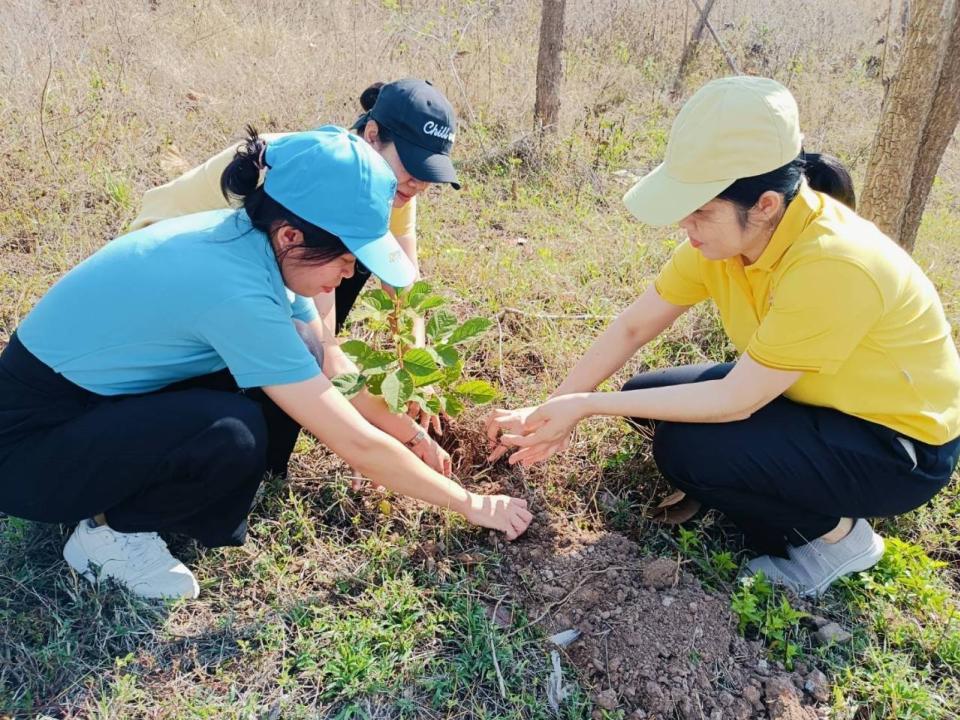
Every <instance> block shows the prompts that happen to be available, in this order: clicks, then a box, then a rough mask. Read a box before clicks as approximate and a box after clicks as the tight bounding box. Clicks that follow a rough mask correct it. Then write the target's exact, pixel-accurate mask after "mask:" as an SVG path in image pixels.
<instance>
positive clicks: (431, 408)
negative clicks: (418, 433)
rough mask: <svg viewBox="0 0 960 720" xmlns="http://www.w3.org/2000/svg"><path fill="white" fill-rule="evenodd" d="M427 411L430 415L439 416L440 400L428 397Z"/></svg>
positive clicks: (433, 396)
mask: <svg viewBox="0 0 960 720" xmlns="http://www.w3.org/2000/svg"><path fill="white" fill-rule="evenodd" d="M427 411H428V412H429V413H430V414H431V415H439V414H440V398H438V397H437V396H436V395H431V396H430V397H428V398H427Z"/></svg>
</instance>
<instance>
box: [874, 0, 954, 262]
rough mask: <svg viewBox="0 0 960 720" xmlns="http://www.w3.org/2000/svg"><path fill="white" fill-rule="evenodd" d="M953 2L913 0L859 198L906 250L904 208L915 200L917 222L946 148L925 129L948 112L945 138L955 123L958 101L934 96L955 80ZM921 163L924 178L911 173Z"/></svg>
mask: <svg viewBox="0 0 960 720" xmlns="http://www.w3.org/2000/svg"><path fill="white" fill-rule="evenodd" d="M956 3H957V0H917V1H916V2H915V3H914V4H913V8H912V12H911V15H912V17H911V22H910V28H909V30H908V32H907V37H906V39H905V43H904V50H903V55H902V57H901V60H900V67H899V69H898V71H897V74H896V77H894V79H893V81H892V82H891V84H890V86H889V88H888V92H887V96H886V98H885V99H884V101H883V110H882V113H881V117H880V125H879V127H878V129H877V134H876V137H875V138H874V142H873V148H872V150H871V152H870V162H869V164H868V166H867V176H866V180H865V182H864V189H863V193H862V196H861V199H860V212H861V214H862V215H863V216H864V217H866V218H868V219H870V220H872V221H873V222H875V223H876V224H877V226H878V227H879V228H880V229H881V230H883V231H884V232H885V233H886V234H887V235H889V236H890V237H891V238H893V239H894V240H895V241H897V242H898V243H900V244H901V245H902V246H904V247H905V248H907V249H908V250H909V249H912V247H913V239H914V238H913V237H912V236H911V237H906V235H905V234H904V229H905V218H906V216H907V209H908V207H913V206H915V205H917V204H919V207H918V208H916V207H913V209H912V210H911V212H915V213H916V214H917V222H919V215H920V213H922V212H923V203H924V202H925V201H926V196H927V193H928V192H929V190H930V184H931V183H932V182H933V174H934V173H935V172H936V168H937V166H939V163H940V159H941V157H942V155H943V150H944V148H945V147H946V142H943V144H942V147H940V148H939V151H938V152H935V150H936V148H935V147H930V148H928V147H926V145H928V144H930V140H931V138H928V137H927V132H928V130H929V131H932V132H934V133H938V137H939V134H942V132H943V131H944V128H945V126H946V125H947V123H948V122H949V120H950V118H951V117H952V118H953V125H952V126H951V127H950V128H949V130H948V131H947V132H948V135H947V140H949V136H950V135H951V134H952V133H953V129H954V128H955V127H956V107H955V106H956V102H955V101H954V103H953V104H954V107H951V106H950V102H949V100H950V98H940V97H938V95H937V93H938V92H942V90H941V87H942V88H943V89H944V90H949V88H950V87H952V85H953V83H954V82H955V80H954V79H952V78H951V77H950V76H949V72H950V70H951V68H954V66H955V65H956V61H955V59H953V58H950V59H949V60H948V58H947V45H948V43H949V42H950V40H951V38H952V37H953V36H954V34H955V33H953V25H954V24H955V22H956V13H955V10H956ZM944 70H947V72H948V75H944V74H943V72H944ZM954 74H955V73H954ZM935 100H936V102H935ZM921 158H924V159H923V160H921ZM921 164H923V167H924V170H923V172H925V173H926V174H927V176H928V177H919V176H916V177H915V175H916V173H917V171H918V169H919V168H920V166H921ZM921 188H923V189H921Z"/></svg>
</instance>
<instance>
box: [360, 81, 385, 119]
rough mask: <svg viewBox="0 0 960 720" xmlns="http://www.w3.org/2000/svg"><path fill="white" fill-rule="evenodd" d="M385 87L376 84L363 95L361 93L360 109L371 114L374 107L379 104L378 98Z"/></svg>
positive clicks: (379, 83) (381, 84)
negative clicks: (381, 89)
mask: <svg viewBox="0 0 960 720" xmlns="http://www.w3.org/2000/svg"><path fill="white" fill-rule="evenodd" d="M383 86H384V83H382V82H375V83H373V85H371V86H370V87H368V88H367V89H366V90H364V91H363V92H362V93H360V107H362V108H363V111H364V112H370V111H371V110H372V109H373V106H374V105H376V104H377V98H378V97H380V88H382V87H383Z"/></svg>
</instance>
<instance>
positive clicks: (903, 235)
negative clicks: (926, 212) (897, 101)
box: [899, 7, 960, 252]
mask: <svg viewBox="0 0 960 720" xmlns="http://www.w3.org/2000/svg"><path fill="white" fill-rule="evenodd" d="M958 122H960V7H958V8H957V9H956V10H955V11H954V19H953V31H952V32H951V33H950V42H949V45H948V46H947V52H946V57H945V58H944V61H943V69H942V71H941V72H940V82H939V83H938V84H937V90H936V93H935V94H934V97H933V107H931V108H930V115H929V118H928V120H927V126H926V128H924V131H923V141H922V142H921V143H920V152H919V154H918V156H917V165H916V167H915V168H914V170H913V179H912V182H911V184H910V202H909V203H908V204H907V207H906V210H905V211H904V214H903V227H902V228H901V230H900V240H899V242H900V244H901V245H903V247H905V248H906V249H907V250H908V251H910V252H912V251H913V245H914V242H915V241H916V238H917V230H918V229H919V227H920V218H921V216H922V215H923V208H924V206H925V205H926V204H927V197H928V196H929V195H930V188H931V187H932V186H933V180H934V178H935V177H936V175H937V169H938V168H939V167H940V161H941V159H943V153H944V151H945V150H946V149H947V145H949V144H950V138H952V137H953V132H954V130H955V129H956V127H957V123H958Z"/></svg>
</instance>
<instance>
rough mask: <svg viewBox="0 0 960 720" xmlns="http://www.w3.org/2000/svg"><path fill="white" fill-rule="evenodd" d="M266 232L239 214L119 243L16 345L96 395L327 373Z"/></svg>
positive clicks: (310, 312)
mask: <svg viewBox="0 0 960 720" xmlns="http://www.w3.org/2000/svg"><path fill="white" fill-rule="evenodd" d="M293 317H299V318H300V319H303V320H311V319H313V318H314V317H316V309H315V308H313V304H312V302H309V301H308V300H307V299H305V298H300V297H297V296H292V295H291V294H290V293H289V291H288V290H287V289H286V288H285V287H284V284H283V277H282V275H281V274H280V269H279V267H278V266H277V260H276V257H275V255H274V252H273V250H272V248H271V247H270V242H269V239H268V238H267V236H266V235H264V234H263V233H261V232H260V231H258V230H256V229H255V228H253V226H252V225H251V223H250V219H249V218H248V217H247V214H246V212H244V211H243V210H214V211H212V212H205V213H197V214H195V215H187V216H185V217H180V218H174V219H171V220H165V221H163V222H159V223H156V224H154V225H150V226H149V227H146V228H144V229H142V230H137V231H136V232H132V233H130V234H128V235H124V236H122V237H119V238H117V239H116V240H113V241H112V242H110V243H108V244H107V245H105V246H104V247H103V248H101V249H100V250H99V251H97V252H96V253H94V254H93V255H92V256H90V257H89V258H87V259H86V260H85V261H84V262H82V263H80V264H79V265H77V266H76V267H75V268H73V269H72V270H71V271H70V272H68V273H67V274H66V275H64V276H63V277H62V278H61V279H60V280H59V281H58V282H57V283H56V284H55V285H54V286H53V287H52V288H51V289H50V290H49V292H47V294H46V295H44V296H43V298H42V299H41V300H40V302H38V303H37V305H36V307H34V309H33V310H32V311H31V312H30V314H29V315H27V317H26V318H25V319H24V320H23V322H22V323H21V324H20V327H19V328H18V329H17V336H18V337H19V338H20V342H22V343H23V345H24V346H25V347H26V348H27V349H28V350H29V351H30V352H31V353H33V354H34V355H35V356H36V357H37V358H39V359H40V360H41V361H43V362H44V363H45V364H46V365H48V366H49V367H50V368H52V369H53V370H55V371H56V372H58V373H60V374H62V375H63V376H64V377H65V378H67V379H68V380H70V381H71V382H73V383H75V384H76V385H79V386H81V387H83V388H86V389H87V390H90V391H91V392H94V393H97V394H100V395H122V394H129V393H145V392H152V391H154V390H158V389H160V388H162V387H164V386H166V385H169V384H171V383H174V382H177V381H179V380H185V379H187V378H191V377H197V376H199V375H205V374H207V373H212V372H216V371H218V370H223V369H224V368H228V369H229V370H230V372H231V374H232V375H233V376H234V378H235V379H236V381H237V384H238V385H239V386H240V387H243V388H247V387H260V386H264V385H283V384H287V383H294V382H299V381H302V380H308V379H310V378H312V377H315V376H316V375H318V374H320V368H319V366H318V365H317V362H316V360H315V359H314V357H313V355H311V354H310V352H309V351H308V350H307V347H306V345H305V344H304V343H303V341H302V340H301V339H300V336H299V334H298V333H297V331H296V329H295V327H294V325H293V322H292V318H293Z"/></svg>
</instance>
